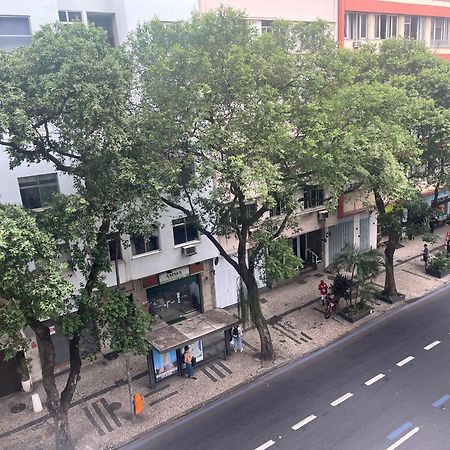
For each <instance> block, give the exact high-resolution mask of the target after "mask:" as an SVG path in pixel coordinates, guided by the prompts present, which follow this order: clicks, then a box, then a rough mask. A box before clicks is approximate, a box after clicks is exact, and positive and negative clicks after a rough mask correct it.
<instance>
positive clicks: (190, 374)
mask: <svg viewBox="0 0 450 450" xmlns="http://www.w3.org/2000/svg"><path fill="white" fill-rule="evenodd" d="M183 361H184V363H185V364H186V378H192V379H193V380H196V379H197V378H195V377H194V357H193V356H192V353H191V351H190V350H189V345H186V346H185V347H184V353H183Z"/></svg>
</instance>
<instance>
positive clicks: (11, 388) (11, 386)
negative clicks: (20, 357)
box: [0, 350, 22, 397]
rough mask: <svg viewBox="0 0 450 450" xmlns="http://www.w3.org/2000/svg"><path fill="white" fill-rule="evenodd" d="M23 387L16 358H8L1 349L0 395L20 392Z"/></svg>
mask: <svg viewBox="0 0 450 450" xmlns="http://www.w3.org/2000/svg"><path fill="white" fill-rule="evenodd" d="M21 389H22V384H21V383H20V377H19V372H18V368H17V362H16V358H12V359H8V360H6V359H5V356H4V353H3V351H1V350H0V397H4V396H5V395H9V394H12V393H14V392H19V391H20V390H21Z"/></svg>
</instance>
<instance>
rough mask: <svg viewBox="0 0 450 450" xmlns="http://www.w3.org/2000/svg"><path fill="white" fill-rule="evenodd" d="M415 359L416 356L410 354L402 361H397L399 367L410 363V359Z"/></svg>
mask: <svg viewBox="0 0 450 450" xmlns="http://www.w3.org/2000/svg"><path fill="white" fill-rule="evenodd" d="M413 359H414V356H408V357H407V358H405V359H402V360H401V361H400V362H398V363H397V366H398V367H402V366H404V365H405V364H408V363H409V362H410V361H412V360H413Z"/></svg>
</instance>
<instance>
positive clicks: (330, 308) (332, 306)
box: [325, 294, 339, 319]
mask: <svg viewBox="0 0 450 450" xmlns="http://www.w3.org/2000/svg"><path fill="white" fill-rule="evenodd" d="M325 300H326V302H327V306H326V308H325V319H329V318H330V317H331V315H332V314H333V313H334V312H335V311H336V309H337V307H338V303H339V298H336V297H333V298H332V297H331V296H330V294H327V296H326V297H325Z"/></svg>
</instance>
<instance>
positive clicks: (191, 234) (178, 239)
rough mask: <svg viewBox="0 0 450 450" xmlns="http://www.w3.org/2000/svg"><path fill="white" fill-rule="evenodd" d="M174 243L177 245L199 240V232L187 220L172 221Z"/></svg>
mask: <svg viewBox="0 0 450 450" xmlns="http://www.w3.org/2000/svg"><path fill="white" fill-rule="evenodd" d="M172 226H173V241H174V243H175V245H178V244H184V243H185V242H189V241H197V240H198V230H197V229H196V228H195V227H194V225H193V224H192V223H187V220H186V218H181V219H175V220H172Z"/></svg>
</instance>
